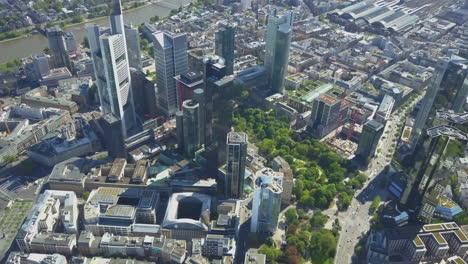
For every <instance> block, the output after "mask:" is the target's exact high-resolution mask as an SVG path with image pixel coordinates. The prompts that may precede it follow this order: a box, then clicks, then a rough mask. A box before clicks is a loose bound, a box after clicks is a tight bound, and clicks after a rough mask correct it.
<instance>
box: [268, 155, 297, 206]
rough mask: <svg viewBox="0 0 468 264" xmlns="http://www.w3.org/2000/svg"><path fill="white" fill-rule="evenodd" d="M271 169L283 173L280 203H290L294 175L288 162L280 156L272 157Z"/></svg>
mask: <svg viewBox="0 0 468 264" xmlns="http://www.w3.org/2000/svg"><path fill="white" fill-rule="evenodd" d="M272 165H273V166H272V167H273V170H275V171H277V172H281V173H283V185H282V186H281V187H282V188H283V194H282V195H281V204H283V205H289V204H291V194H292V189H293V186H294V177H293V172H292V170H291V167H290V166H289V163H288V162H287V161H286V160H285V159H283V158H282V157H281V156H277V157H276V158H274V159H273V163H272Z"/></svg>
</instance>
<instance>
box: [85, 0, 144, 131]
mask: <svg viewBox="0 0 468 264" xmlns="http://www.w3.org/2000/svg"><path fill="white" fill-rule="evenodd" d="M109 22H110V23H109V24H110V26H111V28H110V30H105V31H101V29H100V28H99V26H98V25H94V26H91V27H88V39H89V45H90V50H91V54H92V57H93V61H94V69H95V74H96V80H97V81H96V83H97V87H98V93H99V100H100V103H101V111H102V113H103V114H108V113H113V114H114V115H115V116H116V117H117V118H118V119H119V120H121V122H122V132H123V135H124V137H126V136H127V132H128V131H129V130H130V129H131V128H132V127H133V126H134V124H135V107H134V102H133V93H132V89H131V88H130V86H131V76H130V68H129V65H128V53H127V45H126V42H125V32H124V24H123V18H122V11H121V6H120V0H114V5H113V8H112V13H111V15H110V17H109Z"/></svg>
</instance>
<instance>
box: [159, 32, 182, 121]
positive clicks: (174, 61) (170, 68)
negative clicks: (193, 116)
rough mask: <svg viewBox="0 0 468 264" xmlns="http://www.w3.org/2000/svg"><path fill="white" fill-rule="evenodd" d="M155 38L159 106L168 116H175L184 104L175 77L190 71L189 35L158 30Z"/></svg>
mask: <svg viewBox="0 0 468 264" xmlns="http://www.w3.org/2000/svg"><path fill="white" fill-rule="evenodd" d="M154 39H155V40H154V55H155V60H156V74H157V76H158V79H157V85H158V92H157V102H158V108H159V110H161V111H162V112H163V113H164V114H165V115H166V116H173V115H174V114H175V113H176V112H177V111H178V109H179V105H180V104H182V102H179V100H178V99H179V98H178V95H177V86H176V80H175V79H174V77H175V76H178V75H181V74H183V73H186V72H188V57H187V35H186V34H175V33H170V32H158V33H155V34H154Z"/></svg>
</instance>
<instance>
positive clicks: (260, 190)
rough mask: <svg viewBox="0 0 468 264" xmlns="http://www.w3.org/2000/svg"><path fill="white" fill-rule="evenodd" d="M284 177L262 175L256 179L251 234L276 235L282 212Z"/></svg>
mask: <svg viewBox="0 0 468 264" xmlns="http://www.w3.org/2000/svg"><path fill="white" fill-rule="evenodd" d="M281 186H282V177H277V176H269V175H262V176H260V177H257V178H256V179H255V187H254V194H253V200H252V220H251V222H250V232H254V233H270V234H271V233H274V232H275V231H276V228H277V227H278V217H279V214H280V211H281V194H282V193H283V188H282V187H281Z"/></svg>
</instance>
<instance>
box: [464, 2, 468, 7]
mask: <svg viewBox="0 0 468 264" xmlns="http://www.w3.org/2000/svg"><path fill="white" fill-rule="evenodd" d="M464 8H465V9H468V0H465V5H464Z"/></svg>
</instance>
